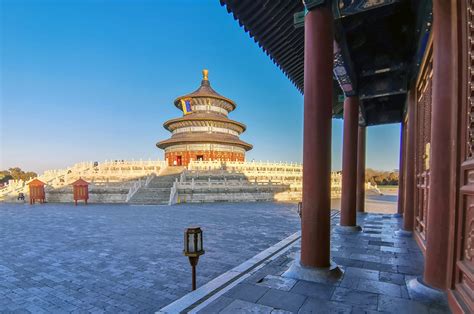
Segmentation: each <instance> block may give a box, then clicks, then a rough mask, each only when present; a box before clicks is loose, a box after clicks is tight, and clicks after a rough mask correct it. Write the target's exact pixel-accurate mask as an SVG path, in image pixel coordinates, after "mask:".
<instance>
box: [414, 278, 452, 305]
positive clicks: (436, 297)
mask: <svg viewBox="0 0 474 314" xmlns="http://www.w3.org/2000/svg"><path fill="white" fill-rule="evenodd" d="M406 284H407V290H408V294H409V296H410V298H411V299H414V300H420V301H425V302H429V303H436V304H441V305H445V306H448V303H447V299H446V295H445V294H444V292H443V291H442V290H438V289H435V288H432V287H430V286H428V285H427V284H425V283H424V281H423V279H422V278H421V277H416V278H411V279H407V280H406Z"/></svg>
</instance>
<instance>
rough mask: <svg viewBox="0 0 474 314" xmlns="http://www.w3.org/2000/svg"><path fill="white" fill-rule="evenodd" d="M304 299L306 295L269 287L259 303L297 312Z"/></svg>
mask: <svg viewBox="0 0 474 314" xmlns="http://www.w3.org/2000/svg"><path fill="white" fill-rule="evenodd" d="M305 300H306V296H304V295H301V294H296V293H292V292H286V291H281V290H276V289H270V290H269V291H268V292H267V293H265V295H264V296H263V297H261V298H260V300H258V301H257V303H259V304H263V305H267V306H270V307H273V308H275V309H282V310H287V311H291V312H297V311H298V310H299V308H300V307H301V306H302V305H303V303H304V301H305Z"/></svg>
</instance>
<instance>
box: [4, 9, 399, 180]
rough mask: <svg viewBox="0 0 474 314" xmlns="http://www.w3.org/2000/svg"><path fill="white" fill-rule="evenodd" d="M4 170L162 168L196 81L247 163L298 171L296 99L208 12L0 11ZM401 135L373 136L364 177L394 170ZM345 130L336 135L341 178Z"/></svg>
mask: <svg viewBox="0 0 474 314" xmlns="http://www.w3.org/2000/svg"><path fill="white" fill-rule="evenodd" d="M0 3H1V13H0V23H1V24H0V29H1V69H0V71H1V72H0V73H1V77H0V87H1V90H0V92H1V94H0V102H1V147H0V148H1V160H0V168H2V169H4V168H8V167H12V166H19V167H21V168H24V169H28V170H36V171H40V172H42V171H43V170H45V169H51V168H62V167H66V166H68V165H72V164H73V163H75V162H79V161H102V160H105V159H132V158H135V159H140V158H143V159H148V158H153V159H156V158H160V159H163V152H162V151H160V150H159V149H157V148H156V146H155V143H156V142H157V141H158V140H162V139H165V138H167V137H168V136H169V133H168V132H167V131H165V130H164V129H163V127H162V124H163V122H164V121H165V120H168V119H171V118H174V117H177V116H179V114H180V112H179V111H178V110H177V109H176V108H175V107H174V106H173V104H172V101H173V100H174V98H175V97H177V96H179V95H182V94H185V93H188V92H191V91H193V90H195V89H196V88H197V87H198V85H199V83H200V80H201V70H202V69H203V68H207V69H209V79H210V81H211V84H212V86H213V87H214V89H216V90H217V91H218V92H219V93H221V94H222V95H224V96H226V97H229V98H231V99H233V100H235V101H236V103H237V105H238V107H237V110H236V111H234V112H233V113H231V115H230V117H231V118H232V119H235V120H237V121H241V122H243V123H245V124H247V127H248V129H247V132H246V133H245V134H244V135H243V136H242V139H243V140H245V141H247V142H249V143H252V144H253V145H254V149H253V150H252V151H251V152H249V153H248V155H247V159H248V160H251V159H255V160H271V161H297V162H300V161H301V160H302V113H303V97H302V95H301V94H300V93H299V92H298V91H297V90H296V88H295V87H294V86H293V85H292V84H291V83H290V81H289V80H288V79H287V78H286V77H285V76H284V75H283V74H282V73H281V71H280V70H279V69H278V68H277V67H276V66H275V65H274V64H273V63H272V62H271V60H270V59H269V57H268V56H267V55H266V54H265V53H263V52H262V50H261V49H260V48H259V47H258V46H257V45H256V44H255V43H254V41H253V39H251V38H250V37H249V35H248V34H247V33H245V32H244V30H243V29H242V28H240V27H239V26H238V23H237V22H236V21H235V20H234V19H233V18H232V16H231V15H229V14H228V13H227V11H226V9H225V8H223V7H221V6H220V4H219V2H218V1H217V0H213V1H194V0H186V1H171V0H170V1H153V0H127V1H125V0H114V1H112V0H101V1H100V0H55V1H53V0H44V1H42V0H0ZM399 134H400V126H399V125H398V124H396V125H388V126H379V127H371V128H369V131H368V143H367V166H368V167H372V168H376V169H390V170H391V169H395V168H398V154H399V153H398V148H399V146H398V143H399ZM341 141H342V120H334V123H333V161H332V166H333V169H335V170H337V169H340V168H341Z"/></svg>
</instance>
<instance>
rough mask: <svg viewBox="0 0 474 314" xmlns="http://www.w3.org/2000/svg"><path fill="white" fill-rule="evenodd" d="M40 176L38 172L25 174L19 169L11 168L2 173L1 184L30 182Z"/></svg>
mask: <svg viewBox="0 0 474 314" xmlns="http://www.w3.org/2000/svg"><path fill="white" fill-rule="evenodd" d="M37 176H38V175H37V174H36V172H33V171H28V172H25V171H23V170H21V168H19V167H14V168H10V169H8V170H2V171H0V182H2V183H6V182H8V180H12V179H13V180H23V181H28V180H30V179H31V178H36V177H37Z"/></svg>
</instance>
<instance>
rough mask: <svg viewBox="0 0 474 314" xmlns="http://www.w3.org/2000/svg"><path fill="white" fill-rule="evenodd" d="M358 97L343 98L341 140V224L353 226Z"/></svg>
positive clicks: (354, 215)
mask: <svg viewBox="0 0 474 314" xmlns="http://www.w3.org/2000/svg"><path fill="white" fill-rule="evenodd" d="M358 125H359V98H358V97H357V96H352V97H347V98H346V99H345V100H344V135H343V142H342V195H341V226H345V227H355V225H356V222H357V215H356V197H357V194H356V191H357V135H358Z"/></svg>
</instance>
